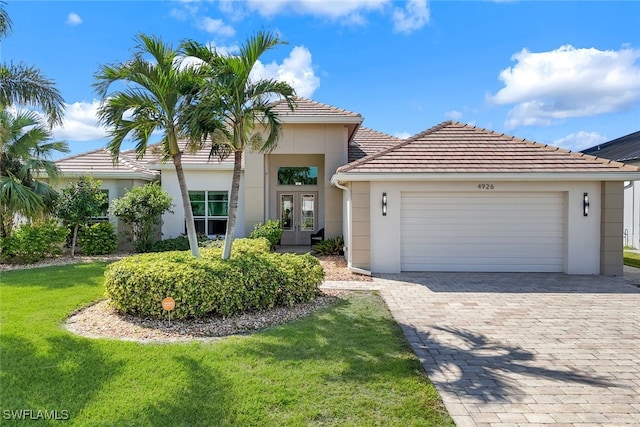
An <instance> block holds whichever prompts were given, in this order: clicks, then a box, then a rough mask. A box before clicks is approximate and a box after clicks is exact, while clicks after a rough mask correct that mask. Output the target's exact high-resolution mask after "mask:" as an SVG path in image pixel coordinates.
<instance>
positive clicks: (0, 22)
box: [0, 1, 13, 38]
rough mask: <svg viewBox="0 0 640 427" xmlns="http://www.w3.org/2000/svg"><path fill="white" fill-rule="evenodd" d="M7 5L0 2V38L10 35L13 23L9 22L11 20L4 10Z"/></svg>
mask: <svg viewBox="0 0 640 427" xmlns="http://www.w3.org/2000/svg"><path fill="white" fill-rule="evenodd" d="M6 4H7V3H6V2H4V1H2V2H0V38H2V37H5V36H8V35H9V34H11V30H12V26H13V23H12V22H11V18H10V17H9V14H8V13H7V11H6V10H5V9H4V7H5V5H6Z"/></svg>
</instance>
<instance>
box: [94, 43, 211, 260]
mask: <svg viewBox="0 0 640 427" xmlns="http://www.w3.org/2000/svg"><path fill="white" fill-rule="evenodd" d="M135 40H136V42H137V45H136V47H135V51H134V53H133V57H132V58H131V59H129V60H127V61H125V62H120V63H116V64H113V65H103V66H101V67H100V70H99V71H98V72H97V73H96V75H95V79H96V81H95V83H94V88H95V90H96V92H97V94H98V95H99V96H100V97H101V98H102V104H101V106H100V108H99V109H98V117H99V120H100V122H101V123H102V124H104V125H106V126H107V127H108V128H109V129H110V130H109V133H110V137H111V140H110V141H109V143H108V145H107V149H108V150H109V151H110V152H111V155H112V156H113V157H114V158H117V157H118V156H119V154H120V151H121V146H122V142H123V141H124V139H125V138H126V137H127V136H129V137H131V138H133V140H134V141H135V143H136V147H135V150H136V153H137V157H138V158H142V157H144V156H145V155H146V154H147V149H148V147H149V138H150V137H151V135H152V134H153V133H154V132H160V133H161V140H160V145H159V147H160V151H161V154H162V156H163V160H172V161H173V165H174V167H175V169H176V175H177V178H178V184H179V186H180V194H181V196H182V206H183V208H184V213H185V220H186V225H187V237H188V238H189V246H190V248H191V252H192V253H193V255H194V256H195V257H199V256H200V251H199V249H198V241H197V237H196V229H195V225H194V223H193V211H192V209H191V203H190V202H189V193H188V191H187V182H186V179H185V176H184V171H183V169H182V154H183V151H184V150H185V149H187V150H197V149H198V148H200V147H199V146H198V144H191V145H189V144H187V146H186V147H185V146H181V144H179V142H178V139H179V136H180V129H179V122H180V115H181V110H182V106H183V104H184V102H185V99H186V96H187V95H188V94H190V93H191V92H192V89H193V88H194V84H195V82H196V80H197V77H198V69H197V68H196V67H189V66H182V65H181V64H180V61H179V59H180V58H179V57H178V53H177V51H176V50H174V49H173V48H171V46H169V45H167V44H165V43H164V42H163V41H162V40H160V39H159V38H157V37H151V36H146V35H144V34H140V35H138V36H137V37H136V39H135ZM118 83H123V84H124V85H123V86H117V84H118ZM114 86H116V89H114V90H111V89H113V87H114ZM209 116H210V117H211V116H212V114H211V113H210V114H209Z"/></svg>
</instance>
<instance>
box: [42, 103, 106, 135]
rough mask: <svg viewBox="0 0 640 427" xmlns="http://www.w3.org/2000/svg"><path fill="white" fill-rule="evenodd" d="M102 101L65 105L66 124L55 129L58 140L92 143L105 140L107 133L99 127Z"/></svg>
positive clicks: (54, 133) (54, 132)
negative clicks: (99, 111) (99, 109)
mask: <svg viewBox="0 0 640 427" xmlns="http://www.w3.org/2000/svg"><path fill="white" fill-rule="evenodd" d="M99 106H100V101H98V100H96V99H94V100H93V101H92V102H90V103H89V102H74V103H73V104H66V105H65V114H64V123H63V124H62V126H56V127H55V128H54V129H53V135H54V138H55V139H56V140H70V141H90V140H96V139H101V138H105V137H106V136H107V131H106V130H105V129H104V128H103V127H99V126H98V117H97V114H96V113H97V110H98V107H99Z"/></svg>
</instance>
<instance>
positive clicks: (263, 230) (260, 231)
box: [249, 219, 282, 249]
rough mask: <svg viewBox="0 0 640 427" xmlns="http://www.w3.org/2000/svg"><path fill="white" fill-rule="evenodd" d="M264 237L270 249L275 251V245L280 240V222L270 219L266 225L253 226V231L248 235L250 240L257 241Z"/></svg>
mask: <svg viewBox="0 0 640 427" xmlns="http://www.w3.org/2000/svg"><path fill="white" fill-rule="evenodd" d="M261 237H264V238H265V239H267V240H268V241H269V244H270V245H271V249H275V247H276V245H277V244H278V242H279V241H280V239H281V238H282V226H281V225H280V221H277V220H274V219H270V220H268V221H267V222H266V223H264V224H262V223H258V224H256V225H254V226H253V231H252V232H251V234H250V235H249V238H250V239H259V238H261Z"/></svg>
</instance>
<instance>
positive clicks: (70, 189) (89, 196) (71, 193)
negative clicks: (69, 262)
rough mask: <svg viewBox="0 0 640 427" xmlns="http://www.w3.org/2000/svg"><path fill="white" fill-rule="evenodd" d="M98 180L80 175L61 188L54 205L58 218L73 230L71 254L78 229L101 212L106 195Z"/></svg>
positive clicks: (73, 253) (73, 250)
mask: <svg viewBox="0 0 640 427" xmlns="http://www.w3.org/2000/svg"><path fill="white" fill-rule="evenodd" d="M100 184H101V182H100V181H96V180H94V179H93V178H92V177H87V176H81V177H80V178H78V179H77V180H76V181H73V182H70V183H69V184H68V185H67V186H66V187H65V188H63V189H62V193H61V195H60V198H59V199H58V203H57V206H56V212H57V215H58V217H59V218H60V219H62V220H63V221H64V222H65V224H67V225H68V226H70V227H71V228H72V230H73V234H72V238H71V256H72V257H73V256H74V255H75V251H76V241H77V240H78V230H79V229H80V227H81V226H85V225H87V224H88V223H89V221H90V220H91V218H92V217H96V216H99V215H100V214H101V213H102V212H101V209H102V206H103V205H104V203H105V201H106V198H107V195H106V194H105V193H104V192H103V191H102V190H100Z"/></svg>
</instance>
